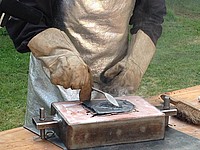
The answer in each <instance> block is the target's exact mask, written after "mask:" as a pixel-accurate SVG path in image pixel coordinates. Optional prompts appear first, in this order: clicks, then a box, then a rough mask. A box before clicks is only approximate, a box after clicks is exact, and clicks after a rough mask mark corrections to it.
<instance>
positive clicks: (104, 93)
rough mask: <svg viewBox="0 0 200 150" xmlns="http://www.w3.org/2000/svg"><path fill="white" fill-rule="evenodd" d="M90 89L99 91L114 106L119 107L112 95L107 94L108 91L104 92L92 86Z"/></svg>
mask: <svg viewBox="0 0 200 150" xmlns="http://www.w3.org/2000/svg"><path fill="white" fill-rule="evenodd" d="M92 90H94V91H96V92H99V93H102V94H103V95H104V96H105V97H106V99H107V100H108V101H109V102H110V103H112V104H113V105H114V106H117V107H119V104H118V102H117V100H116V99H115V98H114V97H113V96H112V95H110V94H108V93H106V92H104V91H101V90H99V89H96V88H94V87H92Z"/></svg>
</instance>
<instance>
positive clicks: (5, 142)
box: [0, 127, 61, 150]
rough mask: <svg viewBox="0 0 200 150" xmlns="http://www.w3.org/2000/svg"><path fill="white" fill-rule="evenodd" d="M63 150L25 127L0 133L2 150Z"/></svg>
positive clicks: (0, 148)
mask: <svg viewBox="0 0 200 150" xmlns="http://www.w3.org/2000/svg"><path fill="white" fill-rule="evenodd" d="M36 149H38V150H61V149H60V148H59V147H57V146H55V145H54V144H52V143H50V142H48V141H46V140H41V139H40V138H38V136H37V135H35V134H34V133H32V132H30V131H28V130H26V129H24V128H23V127H20V128H15V129H11V130H7V131H2V132H0V150H36Z"/></svg>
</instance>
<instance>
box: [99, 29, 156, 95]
mask: <svg viewBox="0 0 200 150" xmlns="http://www.w3.org/2000/svg"><path fill="white" fill-rule="evenodd" d="M155 49H156V48H155V45H154V43H153V42H152V40H151V39H150V38H149V36H148V35H146V34H145V33H144V32H143V31H142V30H139V31H138V32H137V34H135V35H132V39H131V43H130V44H129V47H128V51H127V55H126V56H125V57H124V59H122V60H121V61H120V62H118V63H117V64H115V65H114V66H112V67H111V68H110V69H108V70H106V71H105V72H104V73H103V74H102V76H101V77H102V78H101V79H102V80H104V82H105V81H106V82H107V85H108V86H107V89H105V90H106V91H109V92H110V93H112V94H113V95H115V96H122V95H128V94H133V93H134V92H135V91H136V90H137V89H138V87H139V85H140V82H141V80H142V77H143V75H144V73H145V71H146V70H147V68H148V66H149V64H150V61H151V59H152V57H153V55H154V53H155Z"/></svg>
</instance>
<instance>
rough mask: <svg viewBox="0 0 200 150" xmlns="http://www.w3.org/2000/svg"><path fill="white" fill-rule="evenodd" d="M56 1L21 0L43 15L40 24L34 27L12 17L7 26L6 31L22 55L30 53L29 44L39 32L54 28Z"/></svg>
mask: <svg viewBox="0 0 200 150" xmlns="http://www.w3.org/2000/svg"><path fill="white" fill-rule="evenodd" d="M55 1H56V0H21V1H20V2H22V3H24V4H26V5H27V6H31V7H34V8H36V9H37V10H39V11H41V12H42V13H43V16H44V17H43V18H42V20H41V21H40V23H39V24H37V25H34V24H31V23H28V22H26V21H24V20H20V19H18V18H14V17H11V19H9V21H8V22H7V24H6V30H7V31H8V34H9V36H10V38H11V39H12V41H13V43H14V45H15V47H16V49H17V51H18V52H20V53H25V52H30V50H29V48H28V47H27V44H28V42H29V41H30V39H31V38H32V37H34V36H35V35H36V34H38V33H39V32H41V31H43V30H45V29H47V28H49V27H52V26H53V25H52V22H53V21H52V19H53V11H54V9H53V6H54V3H55Z"/></svg>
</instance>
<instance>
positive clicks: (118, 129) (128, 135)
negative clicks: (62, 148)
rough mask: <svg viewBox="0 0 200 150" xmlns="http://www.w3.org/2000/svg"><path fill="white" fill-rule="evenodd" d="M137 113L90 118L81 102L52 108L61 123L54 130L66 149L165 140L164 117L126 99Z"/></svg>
mask: <svg viewBox="0 0 200 150" xmlns="http://www.w3.org/2000/svg"><path fill="white" fill-rule="evenodd" d="M119 99H122V100H127V101H129V102H131V103H133V104H134V105H135V109H136V111H132V112H129V113H120V114H117V115H104V116H93V114H92V113H91V112H89V111H87V110H86V109H84V108H83V106H82V104H81V103H80V102H77V101H76V102H59V103H53V104H52V114H53V115H54V114H57V116H59V117H60V118H61V119H62V121H61V122H60V123H59V128H58V129H56V130H55V131H56V133H57V135H58V136H59V137H60V138H61V140H62V141H63V143H64V144H65V145H66V147H67V148H68V149H81V148H89V147H97V146H105V145H114V144H123V143H133V142H141V141H151V140H158V139H163V138H164V132H165V115H164V114H163V113H161V112H160V111H159V110H158V109H156V108H155V107H154V106H152V105H151V104H149V103H148V102H147V101H145V100H144V99H143V98H141V97H139V96H126V97H120V98H119Z"/></svg>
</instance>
